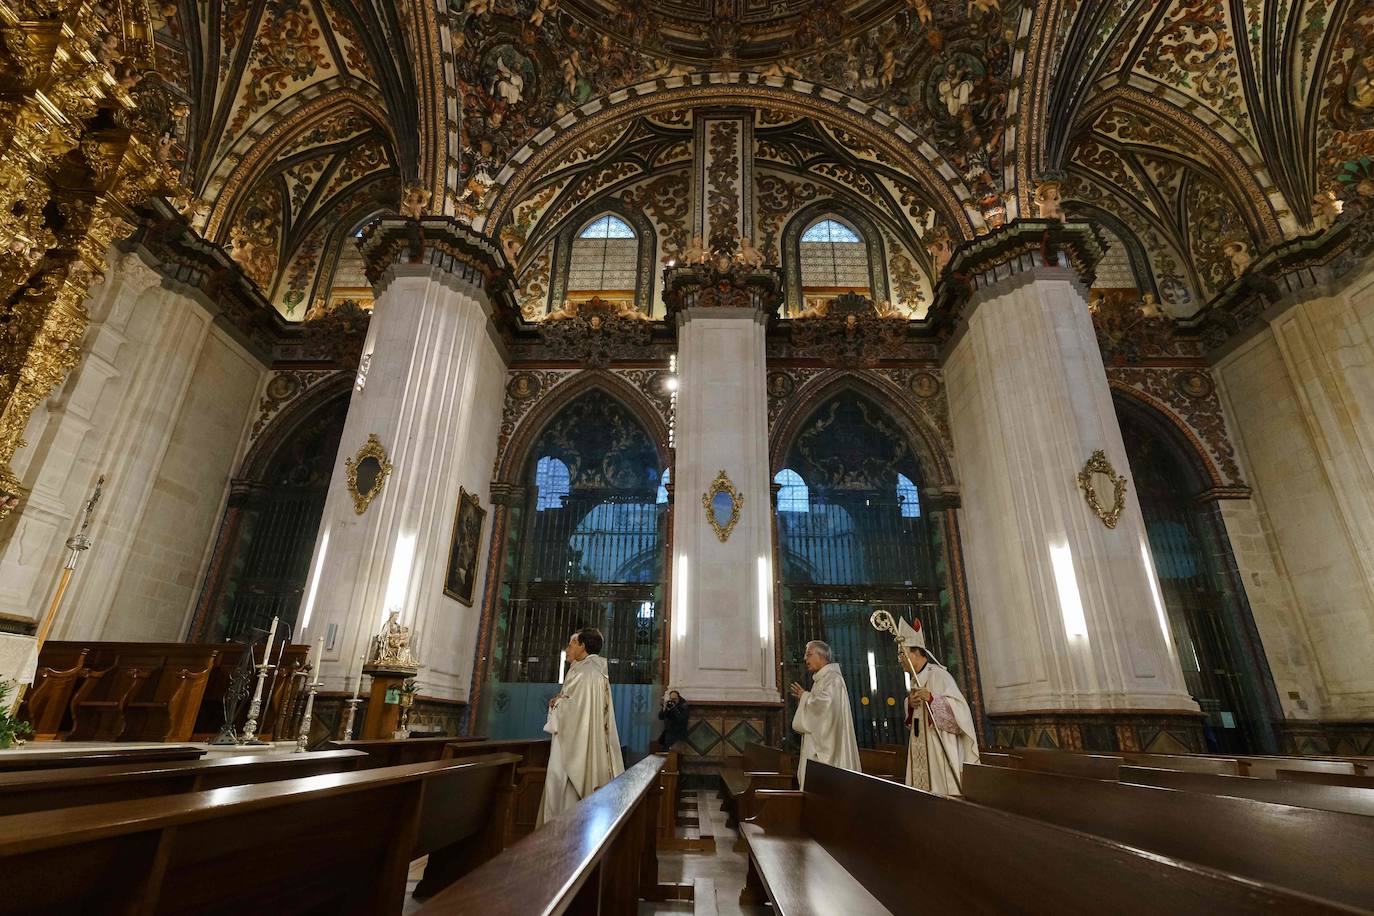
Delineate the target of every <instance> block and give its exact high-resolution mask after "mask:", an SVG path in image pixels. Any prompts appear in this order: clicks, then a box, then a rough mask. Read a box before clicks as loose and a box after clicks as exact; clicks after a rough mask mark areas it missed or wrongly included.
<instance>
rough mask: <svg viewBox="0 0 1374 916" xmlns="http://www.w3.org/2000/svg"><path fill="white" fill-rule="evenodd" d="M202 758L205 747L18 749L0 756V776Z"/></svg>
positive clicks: (173, 745) (177, 745) (170, 745)
mask: <svg viewBox="0 0 1374 916" xmlns="http://www.w3.org/2000/svg"><path fill="white" fill-rule="evenodd" d="M59 747H60V745H59ZM204 756H205V748H203V747H195V746H194V745H186V744H168V745H165V746H163V747H131V748H128V749H120V750H108V749H101V750H90V751H85V750H47V749H44V750H22V751H15V752H12V753H6V754H0V773H13V772H17V771H21V770H62V769H68V768H71V767H101V766H110V765H112V764H119V763H153V762H155V761H160V760H161V761H165V760H195V759H197V758H199V757H204Z"/></svg>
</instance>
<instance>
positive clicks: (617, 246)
mask: <svg viewBox="0 0 1374 916" xmlns="http://www.w3.org/2000/svg"><path fill="white" fill-rule="evenodd" d="M638 256H639V238H638V237H637V236H636V235H635V231H634V229H633V228H631V227H630V224H629V223H627V222H625V221H624V220H623V219H621V218H620V217H618V216H615V215H614V214H611V213H607V214H605V215H603V216H599V217H597V218H596V219H594V220H592V221H591V222H590V223H588V224H587V225H586V226H585V227H584V228H583V229H582V231H581V232H579V233H578V234H577V238H575V239H574V240H573V243H572V258H571V260H570V261H569V262H568V294H569V295H570V296H573V297H576V296H578V295H579V294H581V295H583V296H586V295H591V294H600V295H604V296H606V297H607V298H613V299H614V298H620V297H622V296H623V297H626V298H633V296H634V292H635V281H636V280H637V278H638Z"/></svg>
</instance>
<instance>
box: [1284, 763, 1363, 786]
mask: <svg viewBox="0 0 1374 916" xmlns="http://www.w3.org/2000/svg"><path fill="white" fill-rule="evenodd" d="M1274 775H1275V776H1276V777H1277V778H1279V779H1280V780H1284V781H1286V782H1307V783H1312V784H1314V785H1321V786H1349V787H1351V788H1354V789H1374V776H1348V775H1344V774H1341V773H1318V772H1315V771H1312V770H1285V769H1282V768H1281V769H1278V770H1276V771H1275V772H1274Z"/></svg>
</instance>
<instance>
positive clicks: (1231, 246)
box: [1221, 239, 1254, 277]
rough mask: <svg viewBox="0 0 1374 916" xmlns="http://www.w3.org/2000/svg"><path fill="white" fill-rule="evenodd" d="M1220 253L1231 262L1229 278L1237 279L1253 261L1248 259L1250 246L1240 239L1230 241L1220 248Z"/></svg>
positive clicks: (1250, 258)
mask: <svg viewBox="0 0 1374 916" xmlns="http://www.w3.org/2000/svg"><path fill="white" fill-rule="evenodd" d="M1221 252H1222V254H1224V255H1226V257H1228V258H1229V259H1230V260H1231V276H1233V277H1239V276H1240V275H1241V274H1243V273H1245V270H1246V268H1248V267H1249V266H1250V262H1251V261H1252V260H1254V259H1253V258H1252V257H1250V246H1249V245H1247V244H1245V242H1243V241H1241V240H1240V239H1232V240H1231V241H1229V242H1227V243H1226V244H1225V245H1224V246H1222V249H1221Z"/></svg>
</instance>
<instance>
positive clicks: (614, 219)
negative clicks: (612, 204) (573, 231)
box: [577, 213, 635, 239]
mask: <svg viewBox="0 0 1374 916" xmlns="http://www.w3.org/2000/svg"><path fill="white" fill-rule="evenodd" d="M577 237H578V238H580V239H632V238H634V237H635V231H634V230H633V229H631V228H630V224H629V223H627V222H625V221H624V220H623V219H621V218H620V217H618V216H614V215H612V214H610V213H607V214H606V215H605V216H603V217H601V218H600V219H595V220H592V221H591V222H590V223H588V224H587V228H585V229H583V230H582V232H581V233H580V234H579V235H578V236H577Z"/></svg>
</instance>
